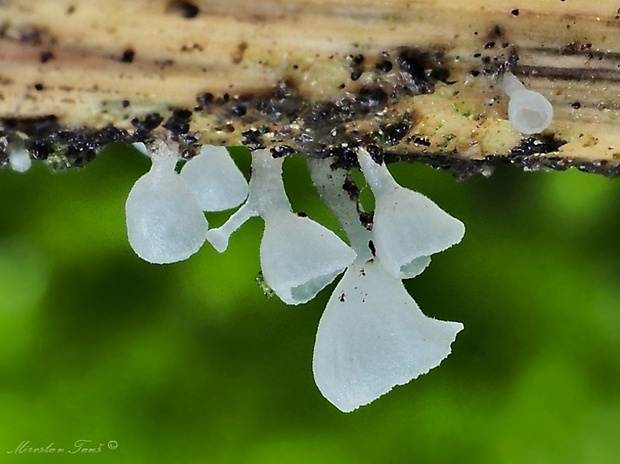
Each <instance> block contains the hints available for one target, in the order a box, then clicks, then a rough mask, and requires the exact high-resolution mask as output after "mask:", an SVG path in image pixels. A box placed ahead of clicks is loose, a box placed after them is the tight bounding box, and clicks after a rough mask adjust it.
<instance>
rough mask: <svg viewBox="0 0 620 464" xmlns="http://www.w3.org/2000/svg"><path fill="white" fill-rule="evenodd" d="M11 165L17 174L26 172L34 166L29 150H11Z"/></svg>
mask: <svg viewBox="0 0 620 464" xmlns="http://www.w3.org/2000/svg"><path fill="white" fill-rule="evenodd" d="M9 164H10V165H11V169H13V171H15V172H26V171H27V170H28V169H30V167H31V166H32V160H31V159H30V154H29V153H28V150H26V149H25V148H17V149H10V151H9Z"/></svg>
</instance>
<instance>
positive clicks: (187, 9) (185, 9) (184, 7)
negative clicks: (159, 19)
mask: <svg viewBox="0 0 620 464" xmlns="http://www.w3.org/2000/svg"><path fill="white" fill-rule="evenodd" d="M168 11H169V12H171V13H174V14H177V15H179V16H180V17H182V18H185V19H192V18H195V17H196V16H198V15H199V14H200V8H198V7H197V6H196V5H194V4H193V3H192V2H187V1H182V0H176V1H172V2H170V3H169V4H168Z"/></svg>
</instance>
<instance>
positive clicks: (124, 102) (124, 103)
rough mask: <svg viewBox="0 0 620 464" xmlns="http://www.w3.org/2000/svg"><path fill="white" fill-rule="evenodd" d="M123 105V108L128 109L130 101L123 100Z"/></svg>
mask: <svg viewBox="0 0 620 464" xmlns="http://www.w3.org/2000/svg"><path fill="white" fill-rule="evenodd" d="M121 105H122V106H123V108H127V107H128V106H129V105H130V103H129V100H123V101H122V102H121Z"/></svg>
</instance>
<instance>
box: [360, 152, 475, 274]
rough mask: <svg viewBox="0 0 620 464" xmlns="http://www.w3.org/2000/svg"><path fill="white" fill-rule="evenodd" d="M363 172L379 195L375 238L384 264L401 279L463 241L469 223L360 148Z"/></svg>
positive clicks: (377, 198) (376, 246) (420, 270)
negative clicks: (406, 184)
mask: <svg viewBox="0 0 620 464" xmlns="http://www.w3.org/2000/svg"><path fill="white" fill-rule="evenodd" d="M358 159H359V163H360V166H361V168H362V172H363V173H364V176H365V177H366V180H367V181H368V183H369V184H370V187H371V189H372V191H373V193H374V195H375V198H376V207H375V214H374V225H373V242H374V245H375V248H376V254H377V257H378V258H379V259H380V260H381V263H382V264H383V266H384V267H385V268H386V269H387V270H388V271H389V272H390V273H391V274H392V275H393V276H394V277H398V278H400V279H407V278H411V277H415V276H416V275H418V274H420V273H421V272H422V271H423V270H424V269H425V268H426V266H428V264H429V263H430V255H432V254H434V253H438V252H440V251H443V250H445V249H447V248H449V247H451V246H452V245H455V244H457V243H459V242H460V241H461V239H462V238H463V235H464V234H465V226H464V225H463V223H462V222H461V221H459V220H458V219H455V218H453V217H452V216H450V215H449V214H448V213H446V212H445V211H443V210H442V209H441V208H439V206H437V205H436V204H435V203H434V202H432V201H431V200H429V199H428V198H426V197H425V196H424V195H421V194H419V193H417V192H414V191H412V190H409V189H406V188H403V187H401V186H400V185H398V184H397V183H396V181H395V180H394V178H393V177H392V175H391V174H390V172H389V171H388V169H387V167H386V166H385V165H384V164H378V163H375V161H374V160H373V159H372V157H371V156H370V155H369V154H368V152H367V151H366V150H364V149H360V150H359V151H358Z"/></svg>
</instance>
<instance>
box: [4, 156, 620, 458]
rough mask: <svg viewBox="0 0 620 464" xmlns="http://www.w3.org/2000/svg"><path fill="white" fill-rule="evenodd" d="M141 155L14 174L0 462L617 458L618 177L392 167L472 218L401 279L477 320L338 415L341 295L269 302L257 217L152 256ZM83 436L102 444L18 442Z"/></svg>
mask: <svg viewBox="0 0 620 464" xmlns="http://www.w3.org/2000/svg"><path fill="white" fill-rule="evenodd" d="M237 160H238V162H239V163H240V164H241V165H243V166H244V167H245V168H246V169H247V167H248V164H249V161H248V160H249V156H248V155H247V154H246V155H243V154H242V155H240V156H238V157H237ZM148 166H149V161H148V159H147V158H145V157H142V156H140V155H138V154H136V153H135V152H133V151H131V150H127V149H125V150H122V149H120V148H119V147H115V148H113V149H107V150H106V151H105V152H104V153H103V154H102V155H101V156H100V157H99V158H98V159H97V160H95V161H94V162H93V163H92V164H90V165H89V166H87V167H86V168H84V169H82V170H79V171H77V170H76V171H69V172H63V173H55V174H54V173H50V172H49V171H48V170H47V169H46V168H45V167H43V166H41V165H40V164H35V165H34V167H33V169H31V171H29V172H27V173H26V174H17V173H14V172H11V171H9V170H3V171H2V172H0V195H1V201H0V209H1V211H0V462H7V463H13V462H15V463H17V462H19V463H30V462H33V463H56V462H58V463H60V462H62V463H66V462H73V461H75V462H78V461H79V462H106V463H107V462H131V463H154V462H156V463H257V464H258V463H283V462H287V463H288V462H291V463H317V462H321V463H339V464H347V463H379V462H381V463H405V462H415V463H455V462H457V463H493V464H497V463H519V464H524V463H546V464H548V463H617V462H619V460H620V286H619V285H618V280H619V277H620V259H619V258H620V252H619V250H618V245H617V243H618V237H620V214H619V213H620V181H617V180H615V181H614V180H609V179H606V178H603V177H599V176H595V175H588V174H582V173H579V172H565V173H556V172H549V173H541V172H538V173H524V172H521V171H520V170H518V169H517V168H512V167H503V168H500V169H498V170H497V172H496V173H495V174H494V175H493V176H492V177H491V178H489V179H485V178H474V179H470V180H468V181H466V182H455V181H454V180H453V179H452V177H451V176H450V175H449V174H446V173H443V172H439V171H435V170H433V169H431V168H429V167H427V166H423V165H419V164H415V165H414V164H398V165H394V166H393V167H392V170H393V172H394V175H395V177H396V178H397V180H399V181H400V182H401V183H402V184H403V185H407V186H409V187H412V188H414V189H416V190H418V191H420V192H422V193H424V194H426V195H428V196H429V197H430V198H432V199H433V200H434V201H435V202H437V203H438V204H439V205H440V206H441V207H443V208H444V209H445V210H447V211H448V212H449V213H451V214H452V215H454V216H455V217H457V218H459V219H461V220H462V221H463V222H464V223H465V225H466V227H467V232H466V235H465V239H464V240H463V242H462V243H461V244H460V245H458V246H456V247H454V248H452V249H450V250H448V251H447V252H444V253H441V254H439V255H436V256H435V257H434V259H433V263H432V265H431V266H430V267H429V269H427V270H426V271H425V272H424V273H423V274H422V275H421V276H419V277H418V278H416V279H414V280H411V281H408V282H407V287H408V289H409V291H410V292H411V294H412V295H413V296H414V298H415V299H416V301H417V302H418V303H419V305H420V306H421V307H422V309H423V310H424V311H425V313H426V314H428V315H431V316H434V317H437V318H441V319H446V320H456V321H462V322H463V323H464V324H465V330H464V331H463V332H461V333H460V334H459V336H458V337H457V340H456V342H455V343H454V345H453V354H452V355H451V356H450V357H448V358H447V360H446V361H444V362H443V364H442V365H441V366H440V367H439V368H437V369H435V370H433V371H431V372H430V373H429V374H428V375H425V376H422V377H421V378H419V379H418V380H415V381H413V382H411V383H410V384H408V385H406V386H403V387H397V388H396V389H395V390H393V391H392V392H391V393H389V394H388V395H386V396H384V397H382V398H381V399H379V400H378V401H376V402H374V403H372V404H371V405H369V406H366V407H363V408H361V409H359V410H357V411H356V412H353V413H351V414H343V413H340V412H339V411H338V410H336V409H335V408H334V407H333V406H332V405H331V404H330V403H328V402H327V401H326V400H325V399H323V398H322V396H321V394H320V393H319V391H318V390H317V389H316V387H315V385H314V381H313V378H312V371H311V358H312V349H313V342H314V336H315V332H316V327H317V323H318V320H319V318H320V316H321V312H322V309H323V308H324V306H325V304H326V302H327V299H328V297H329V295H330V290H329V289H327V290H325V291H324V292H322V293H321V294H320V296H319V297H318V298H317V299H316V300H314V301H313V302H311V303H310V304H307V305H305V306H300V307H287V306H286V305H284V304H282V303H281V302H279V301H278V300H277V299H275V298H271V299H268V298H266V297H264V296H263V295H262V292H261V289H260V288H259V286H258V285H257V284H256V282H255V277H256V274H257V272H258V271H259V264H258V245H259V242H260V235H261V228H262V222H261V221H260V220H259V219H254V220H252V221H250V222H249V223H248V224H246V225H245V226H244V227H243V228H242V229H240V230H239V231H238V232H237V233H236V234H235V235H234V236H233V239H232V240H231V246H230V248H229V250H228V251H227V252H226V253H225V254H223V255H219V254H218V253H216V252H215V251H214V250H213V249H212V248H211V247H210V246H209V245H208V244H206V245H205V246H204V247H203V249H202V250H201V251H200V252H199V253H198V254H196V255H195V256H193V257H192V258H191V259H189V260H188V261H186V262H182V263H178V264H174V265H167V266H157V265H150V264H147V263H145V262H142V261H141V260H140V259H138V258H137V257H136V255H135V254H134V253H133V252H132V250H131V249H130V247H129V245H128V243H127V239H126V235H125V233H126V232H125V226H124V202H125V199H126V197H127V194H128V192H129V189H130V188H131V186H132V185H133V183H134V182H135V181H136V179H137V178H138V177H139V176H140V175H142V174H143V173H144V172H146V170H147V169H148ZM285 171H286V176H285V177H286V181H287V189H288V190H289V193H290V196H291V199H292V202H293V204H294V206H295V207H296V208H297V209H299V210H303V211H305V212H307V213H309V214H310V216H311V217H314V218H318V219H319V220H320V221H322V222H324V223H326V224H329V225H331V226H332V227H333V226H334V225H335V222H334V220H333V218H331V217H328V215H327V213H326V211H325V208H324V207H323V206H322V205H321V204H320V202H319V200H318V197H317V194H316V192H315V191H314V190H313V188H312V186H311V183H310V181H309V179H308V174H307V171H306V169H305V166H304V162H303V160H302V159H301V158H293V159H289V160H287V162H286V163H285ZM225 218H226V215H225V214H216V215H210V216H209V220H210V222H211V224H212V225H218V224H221V223H222V222H223V221H224V220H225ZM332 288H333V285H332V286H331V287H330V289H332ZM77 440H92V441H91V442H90V446H91V447H97V446H99V444H103V447H102V449H101V452H100V453H96V454H87V455H83V456H75V457H73V456H68V455H67V454H64V455H51V454H46V455H34V454H21V455H15V454H14V453H13V454H10V453H8V452H9V451H14V450H15V448H16V447H17V446H18V445H19V444H20V443H21V442H24V441H29V446H33V447H35V446H36V447H39V446H47V445H49V444H50V443H53V444H54V446H55V447H63V448H66V449H73V444H74V443H75V442H76V441H77ZM109 442H116V444H117V448H116V449H114V450H111V449H109V448H108V443H109ZM111 445H112V447H114V443H111ZM87 446H88V445H87Z"/></svg>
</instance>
